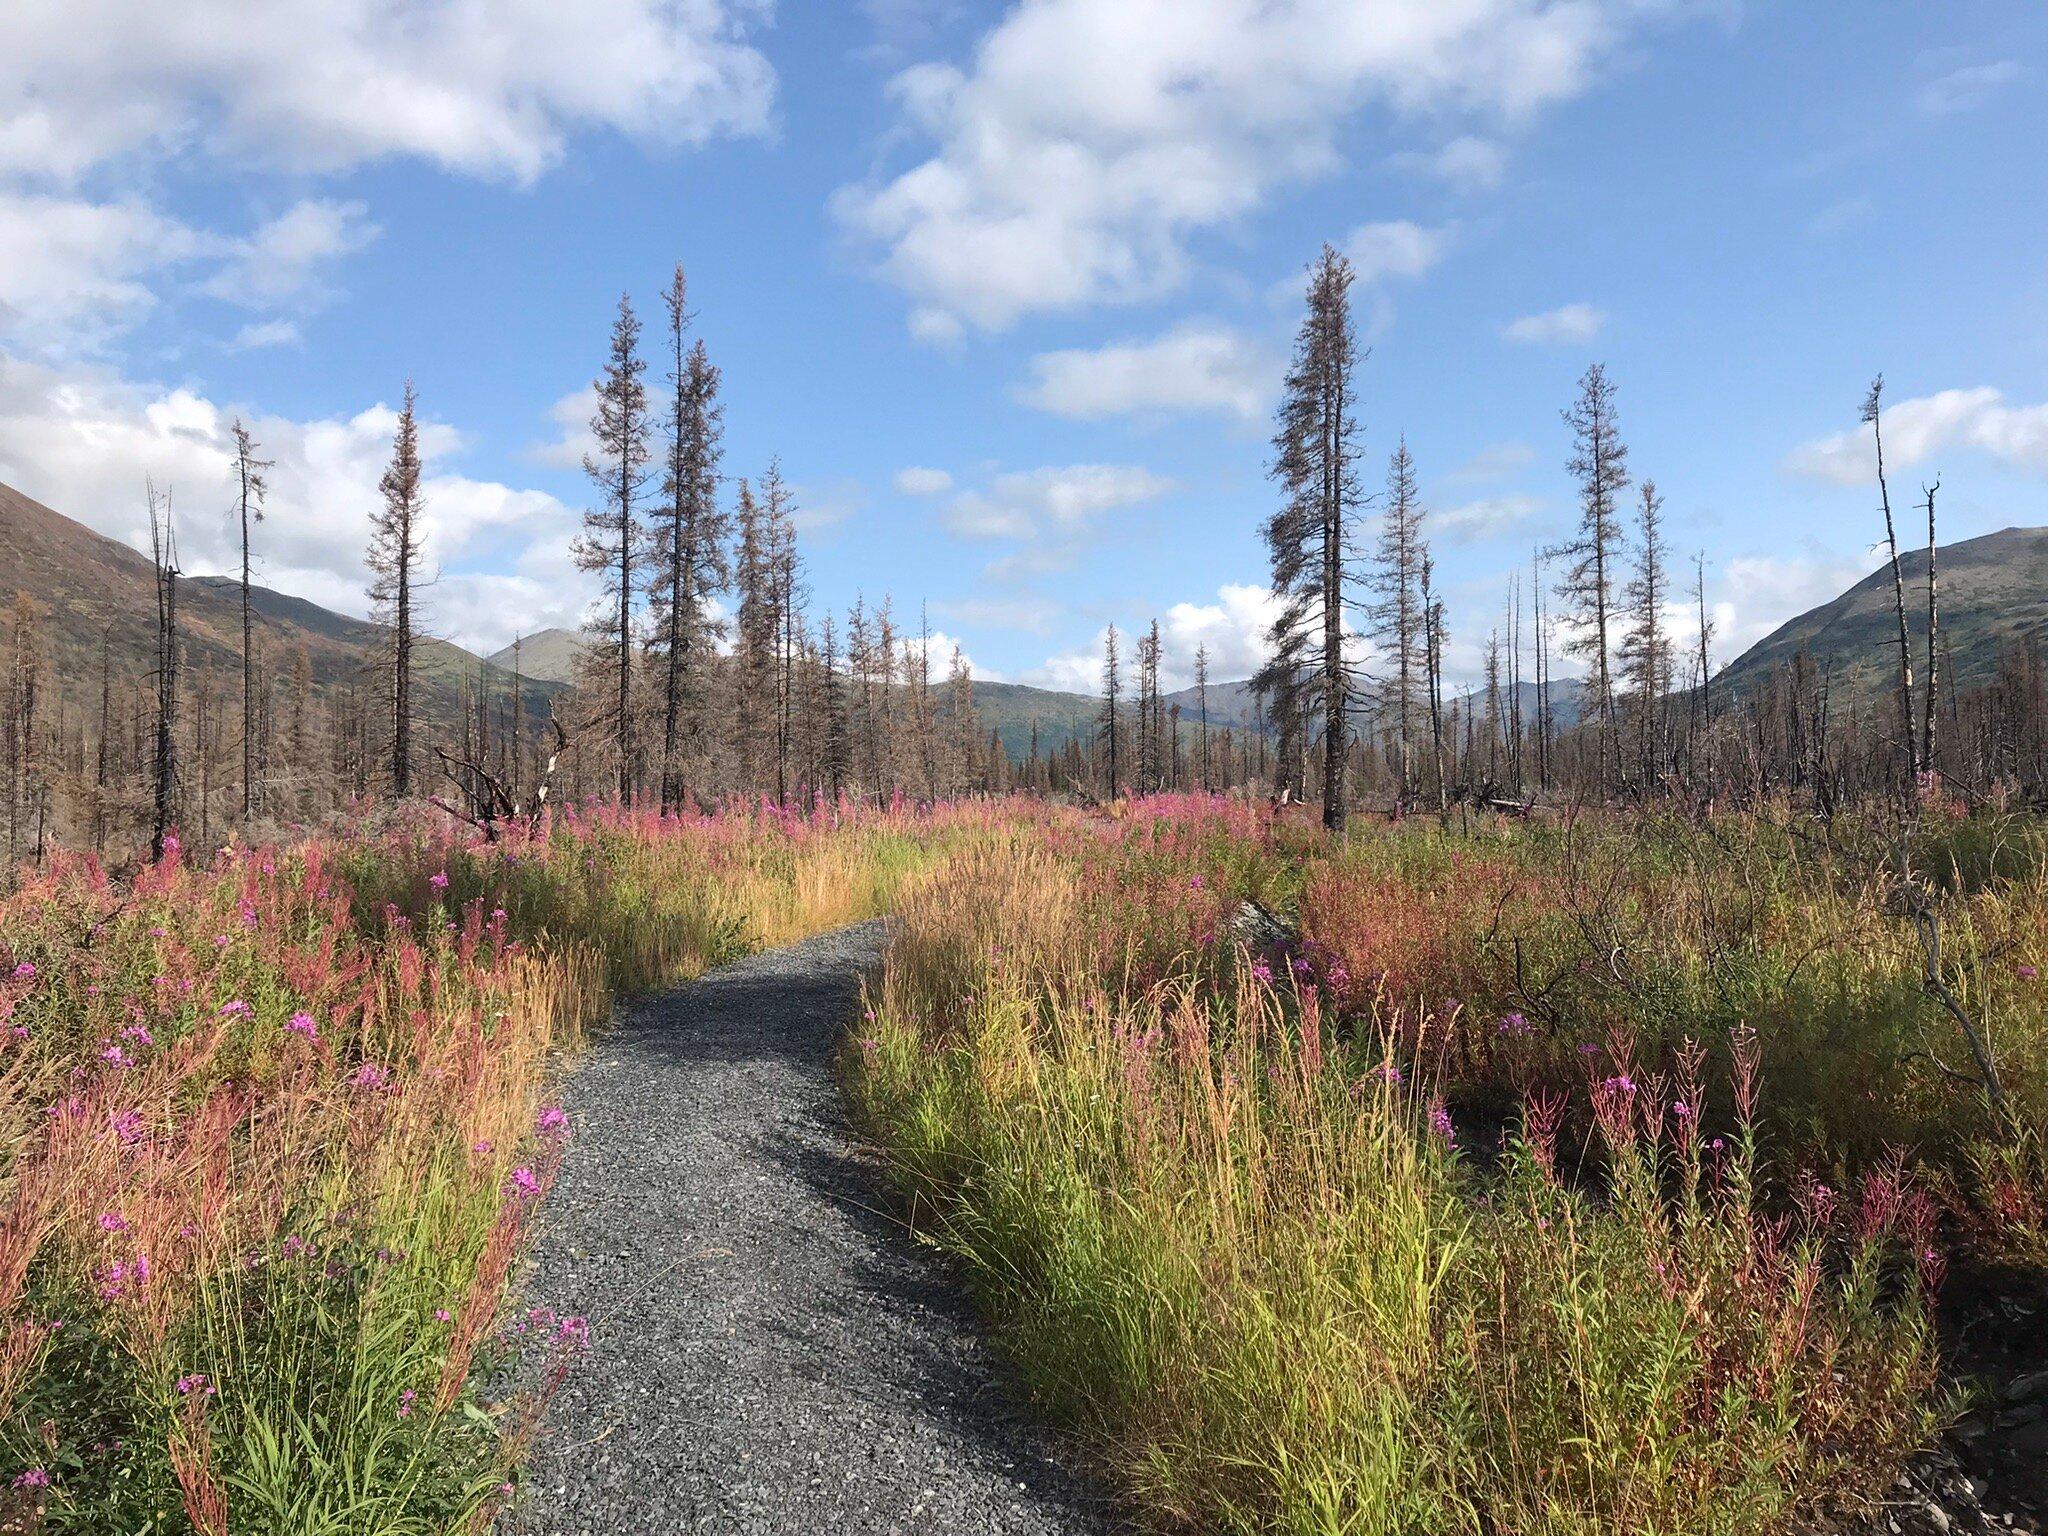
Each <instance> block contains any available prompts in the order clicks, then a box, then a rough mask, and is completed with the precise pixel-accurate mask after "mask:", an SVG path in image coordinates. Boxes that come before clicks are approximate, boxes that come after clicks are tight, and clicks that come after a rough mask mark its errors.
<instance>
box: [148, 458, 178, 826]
mask: <svg viewBox="0 0 2048 1536" xmlns="http://www.w3.org/2000/svg"><path fill="white" fill-rule="evenodd" d="M147 494H148V496H149V553H150V563H151V565H152V567H153V568H154V570H155V574H156V750H155V753H154V756H153V759H152V764H151V779H152V795H151V805H150V819H149V856H150V858H151V859H153V860H155V859H161V858H163V856H164V849H165V848H166V847H167V846H168V843H169V838H170V832H171V818H172V816H173V815H174V814H175V813H176V809H177V794H178V536H177V533H176V531H175V529H174V527H173V525H172V522H171V494H170V492H169V491H165V492H164V493H163V495H162V496H158V495H157V490H156V486H155V485H153V484H152V485H149V486H148V487H147Z"/></svg>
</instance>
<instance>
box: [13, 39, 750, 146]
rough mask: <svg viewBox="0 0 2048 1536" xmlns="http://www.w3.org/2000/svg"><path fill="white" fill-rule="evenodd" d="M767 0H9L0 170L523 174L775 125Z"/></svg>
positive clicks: (748, 132)
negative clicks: (401, 161)
mask: <svg viewBox="0 0 2048 1536" xmlns="http://www.w3.org/2000/svg"><path fill="white" fill-rule="evenodd" d="M766 11H767V5H766V0H579V3H578V4H576V5H543V4H525V3H520V4H501V5H462V4H454V3H449V0H402V3H398V4H392V3H388V0H266V3H264V4H262V5H248V4H245V3H241V0H184V3H181V4H177V5H149V4H142V3H138V0H11V3H9V4H8V5H6V6H4V7H0V174H4V173H8V172H13V173H18V174H24V175H31V176H37V177H44V178H50V179H54V180H68V179H75V178H77V177H79V176H82V175H84V174H85V173H86V172H87V171H90V170H91V169H93V168H94V167H96V166H100V165H103V164H105V163H106V162H107V161H109V160H111V159H113V158H115V157H117V156H121V155H126V154H131V153H134V152H138V151H140V152H144V153H151V154H161V153H165V152H175V151H179V150H187V149H192V150H197V151H200V152H204V153H211V154H216V155H219V156H222V157H232V158H233V159H235V160H237V161H238V162H245V163H246V162H254V163H259V164H266V165H271V166H274V167H277V168H282V169H287V170H293V171H333V170H341V169H346V168H349V167H353V166H358V165H362V164H365V163H368V162H371V161H376V160H380V159H384V158H387V157H391V156H407V157H411V158H416V159H421V160H426V161H429V162H432V163H434V164H437V165H441V166H443V167H446V168H448V169H450V170H455V171H460V172H464V173H468V174H477V175H487V176H495V177H506V178H511V179H514V180H520V181H527V180H531V179H532V178H534V177H535V176H537V175H539V174H540V173H541V172H542V171H544V170H545V169H546V168H547V167H548V166H549V165H551V164H553V163H554V162H555V161H556V160H557V159H559V158H560V156H561V154H562V152H563V147H564V144H565V141H566V139H567V137H568V135H569V134H570V133H572V132H574V131H575V130H577V129H579V128H606V129H612V130H616V131H618V132H621V133H626V134H630V135H632V136H633V137H635V138H638V139H642V140H646V141H649V142H653V143H658V144H666V143H693V142H697V141H701V140H704V139H707V138H710V137H712V136H714V135H719V134H726V133H741V134H751V133H759V132H763V131H765V130H766V128H767V127H768V125H769V120H770V114H771V110H772V105H773V99H774V73H773V71H772V70H771V69H770V67H769V64H768V61H767V60H766V59H765V58H763V57H762V55H761V54H760V53H759V52H758V51H757V50H756V49H754V48H753V47H752V46H751V45H750V44H749V42H748V40H747V34H748V31H749V28H750V26H751V24H752V23H753V22H754V21H756V20H757V19H759V18H761V17H762V16H764V15H765V14H766Z"/></svg>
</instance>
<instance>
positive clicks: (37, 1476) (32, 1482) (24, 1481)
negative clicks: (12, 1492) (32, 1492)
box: [14, 1467, 50, 1488]
mask: <svg viewBox="0 0 2048 1536" xmlns="http://www.w3.org/2000/svg"><path fill="white" fill-rule="evenodd" d="M14 1486H15V1487H17V1488H47V1487H49V1486H50V1474H49V1473H47V1472H45V1471H44V1470H43V1469H42V1468H41V1467H30V1468H29V1469H28V1470H27V1471H26V1472H24V1473H22V1474H21V1475H20V1476H19V1477H17V1478H15V1480H14Z"/></svg>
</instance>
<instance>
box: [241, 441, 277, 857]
mask: <svg viewBox="0 0 2048 1536" xmlns="http://www.w3.org/2000/svg"><path fill="white" fill-rule="evenodd" d="M231 431H232V434H233V437H234V443H235V510H236V512H237V513H238V514H239V520H240V523H241V533H242V819H243V820H244V821H246V820H248V819H249V818H250V817H251V816H253V815H255V814H256V627H255V623H254V621H253V619H252V617H251V614H250V610H249V525H250V524H251V523H260V522H262V521H263V501H264V497H265V496H266V495H267V494H268V492H269V489H270V483H269V481H268V480H267V479H266V478H265V472H266V471H268V470H269V469H270V468H271V467H272V464H273V462H274V461H273V460H270V459H262V458H258V457H257V456H256V440H255V438H253V437H251V436H250V435H249V429H248V428H247V427H246V426H244V425H243V424H242V419H241V418H240V417H239V416H238V417H236V418H235V423H234V426H233V428H232V429H231Z"/></svg>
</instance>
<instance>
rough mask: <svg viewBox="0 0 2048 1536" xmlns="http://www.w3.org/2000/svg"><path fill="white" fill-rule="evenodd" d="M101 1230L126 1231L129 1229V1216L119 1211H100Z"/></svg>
mask: <svg viewBox="0 0 2048 1536" xmlns="http://www.w3.org/2000/svg"><path fill="white" fill-rule="evenodd" d="M100 1230H101V1231H102V1232H126V1231H127V1230H128V1218H127V1217H125V1216H123V1215H122V1214H121V1213H120V1212H119V1211H102V1212H100Z"/></svg>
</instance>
